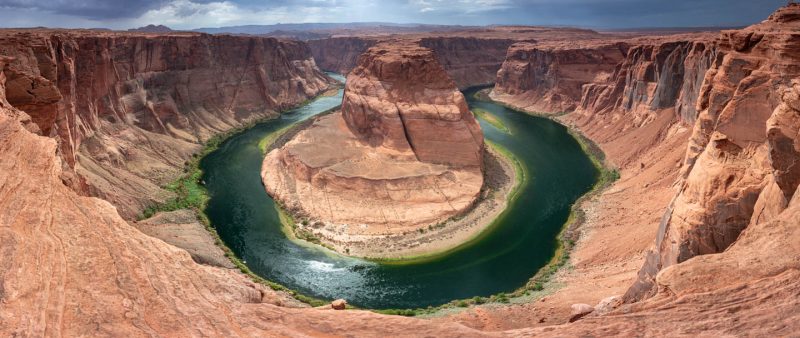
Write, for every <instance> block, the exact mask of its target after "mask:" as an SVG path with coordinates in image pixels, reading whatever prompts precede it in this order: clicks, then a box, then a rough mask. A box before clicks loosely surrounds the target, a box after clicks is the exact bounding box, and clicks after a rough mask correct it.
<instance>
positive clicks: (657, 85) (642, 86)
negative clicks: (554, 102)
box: [578, 34, 717, 127]
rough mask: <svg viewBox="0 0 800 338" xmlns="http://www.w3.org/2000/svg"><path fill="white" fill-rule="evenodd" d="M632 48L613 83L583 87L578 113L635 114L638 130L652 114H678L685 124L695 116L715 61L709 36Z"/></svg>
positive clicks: (662, 40) (647, 41) (645, 42)
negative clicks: (667, 111) (669, 110)
mask: <svg viewBox="0 0 800 338" xmlns="http://www.w3.org/2000/svg"><path fill="white" fill-rule="evenodd" d="M628 43H630V44H631V48H630V49H629V50H628V52H627V53H626V54H627V55H626V56H625V58H624V60H623V61H622V62H621V63H620V64H619V66H618V67H617V69H616V71H615V72H614V74H613V75H612V76H611V79H610V80H609V81H607V82H605V83H602V82H601V83H590V84H588V85H587V86H585V87H584V89H583V93H582V95H581V100H580V105H579V106H578V110H579V111H580V112H582V113H585V114H587V115H591V114H598V113H599V114H604V113H610V112H615V111H623V112H626V113H631V115H633V117H634V119H635V121H632V122H634V123H635V124H636V127H640V126H641V125H642V124H644V123H647V122H649V120H651V119H652V118H653V117H654V113H656V112H659V111H661V110H665V109H673V108H674V109H675V114H676V115H677V117H678V118H679V119H680V120H681V122H683V123H685V124H689V125H691V124H692V123H694V120H695V118H696V117H697V110H695V108H694V107H695V102H696V101H697V97H698V94H699V93H700V86H701V85H702V83H703V79H704V77H705V74H706V71H707V70H708V68H709V67H710V66H711V63H712V62H713V60H714V59H715V58H716V56H717V52H716V46H715V44H714V43H713V41H712V40H711V36H710V35H709V34H690V35H682V36H681V35H679V36H671V37H665V38H660V39H645V38H643V39H638V40H633V41H629V42H628Z"/></svg>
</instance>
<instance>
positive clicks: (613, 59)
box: [492, 41, 628, 113]
mask: <svg viewBox="0 0 800 338" xmlns="http://www.w3.org/2000/svg"><path fill="white" fill-rule="evenodd" d="M576 44H577V45H576ZM627 49H628V46H627V45H626V44H624V43H620V42H602V41H601V42H593V41H589V42H580V43H564V42H560V43H558V44H554V43H549V44H537V43H530V42H524V43H517V44H514V45H513V46H511V48H509V49H508V54H507V56H506V60H505V62H504V63H503V66H502V68H500V70H499V71H498V72H497V80H496V85H495V87H494V90H493V91H492V97H493V98H494V99H496V100H499V101H503V102H506V103H509V104H511V105H514V106H518V107H520V108H523V109H525V110H528V111H536V112H541V113H551V112H555V113H558V112H568V111H572V110H574V109H575V108H576V107H577V105H578V102H580V99H581V95H582V91H583V86H584V85H587V84H591V83H602V82H605V81H607V79H608V78H609V77H610V76H612V74H613V73H614V69H615V67H616V66H617V65H618V64H619V63H620V62H621V61H622V60H623V59H624V58H625V55H626V53H627Z"/></svg>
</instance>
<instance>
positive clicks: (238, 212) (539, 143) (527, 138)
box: [200, 77, 598, 309]
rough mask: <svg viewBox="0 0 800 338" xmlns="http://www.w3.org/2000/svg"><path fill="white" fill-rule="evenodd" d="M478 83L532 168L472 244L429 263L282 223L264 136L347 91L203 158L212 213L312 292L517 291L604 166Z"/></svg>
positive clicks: (441, 298)
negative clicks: (318, 239) (371, 257)
mask: <svg viewBox="0 0 800 338" xmlns="http://www.w3.org/2000/svg"><path fill="white" fill-rule="evenodd" d="M339 79H342V80H343V78H341V77H339ZM476 90H477V89H473V90H468V91H466V92H465V95H466V96H467V98H468V103H469V105H470V108H480V109H483V110H485V111H488V112H490V113H491V114H493V115H494V116H495V117H496V118H497V119H498V120H500V121H501V122H502V123H503V124H505V126H507V128H508V129H509V131H510V133H507V132H504V131H502V130H500V129H497V128H496V127H494V126H493V125H491V124H489V123H487V122H486V121H484V120H480V123H481V127H482V128H483V132H484V135H485V137H486V138H487V139H488V140H491V141H493V142H495V143H497V144H499V145H501V146H502V147H504V148H506V149H508V150H509V151H510V152H511V153H513V154H514V155H515V156H516V157H517V158H518V159H519V161H520V162H521V164H522V165H523V166H525V168H526V171H527V173H528V176H527V179H526V180H524V181H523V182H522V186H521V187H520V192H519V194H518V196H517V198H515V200H514V201H512V203H511V204H510V205H509V208H508V209H507V210H506V211H505V212H504V213H503V214H502V215H501V216H500V217H499V218H498V219H497V220H496V222H498V223H496V225H494V226H492V227H491V230H490V231H489V232H487V233H486V234H485V235H484V236H480V238H479V239H478V240H476V241H475V242H474V243H470V245H467V246H464V247H463V248H461V249H459V250H456V251H454V252H451V253H449V254H447V255H444V256H442V257H439V258H436V259H433V260H426V261H424V262H419V263H413V264H379V263H375V262H371V261H366V260H362V259H355V258H350V257H345V256H342V255H339V254H336V253H334V252H331V251H330V250H327V249H324V248H321V247H316V246H313V245H307V244H305V243H297V242H295V241H292V240H290V239H288V238H287V237H286V235H285V234H284V233H283V232H282V231H281V224H280V221H279V218H278V213H277V212H276V209H275V208H274V201H273V200H272V198H270V196H269V195H267V194H266V192H265V190H264V187H263V185H262V183H261V177H260V171H261V162H262V160H263V154H262V153H261V150H260V149H259V147H258V142H259V141H260V140H262V139H263V138H265V137H267V136H268V135H270V133H273V132H275V131H277V130H280V129H281V128H283V127H285V126H287V125H291V124H293V123H296V122H298V121H301V120H304V119H307V118H309V117H312V116H314V115H316V114H318V113H320V112H323V111H326V110H328V109H330V108H333V107H336V106H337V105H339V104H340V103H341V100H342V90H340V91H339V92H338V94H337V95H336V96H328V97H320V98H318V99H316V100H314V101H312V102H310V103H309V104H307V105H305V106H303V107H300V108H297V109H295V110H293V111H291V112H289V113H286V114H283V115H282V116H281V117H280V118H279V119H276V120H272V121H268V122H264V123H260V124H257V125H255V126H254V127H252V128H250V129H248V130H246V131H244V132H242V133H239V134H237V135H235V136H233V137H231V138H229V139H228V140H226V141H225V142H224V143H223V144H221V145H220V147H219V149H218V150H216V151H214V152H212V153H210V154H209V155H207V156H206V157H205V158H203V159H202V161H201V163H200V166H201V168H202V169H203V171H204V176H203V179H204V180H205V182H206V188H207V189H208V191H209V195H210V196H211V199H210V201H209V203H208V207H207V209H206V214H207V216H208V218H209V220H210V222H211V224H212V226H213V227H214V228H215V229H216V230H217V232H218V233H219V235H220V237H221V238H222V240H223V241H224V242H225V244H227V245H228V247H230V248H231V250H233V252H234V253H235V254H236V255H237V256H238V257H240V258H241V259H242V260H243V261H244V262H245V263H246V264H247V266H248V267H249V268H250V269H251V270H252V271H253V272H255V273H256V274H258V275H260V276H262V277H264V278H266V279H269V280H272V281H275V282H277V283H280V284H282V285H285V286H287V287H289V288H291V289H294V290H297V291H299V292H301V293H303V294H306V295H309V296H314V297H318V298H324V299H334V298H344V299H347V301H348V302H349V303H351V304H353V305H356V306H359V307H365V308H375V309H386V308H424V307H427V306H436V305H440V304H444V303H447V302H449V301H451V300H453V299H463V298H471V297H474V296H489V295H492V294H497V293H500V292H509V291H513V290H515V289H517V288H519V287H521V286H523V285H524V284H525V283H526V282H527V281H528V280H529V279H530V278H531V277H532V276H533V275H534V274H535V273H536V272H537V271H538V270H539V269H540V268H541V267H543V266H545V265H546V264H547V263H548V261H549V260H550V259H551V258H552V257H553V255H554V253H555V250H556V248H557V246H558V240H557V236H558V233H559V232H560V230H561V228H562V227H563V225H564V223H565V222H566V220H567V218H568V217H569V213H570V207H571V205H572V204H573V203H574V202H575V201H576V200H577V199H578V198H579V197H580V196H581V195H583V194H585V193H586V192H588V191H589V190H590V189H591V187H592V186H593V184H594V183H595V181H596V180H597V177H598V172H597V170H596V168H595V167H594V166H593V164H592V162H591V160H590V159H589V157H588V156H587V155H586V154H585V153H584V152H583V150H582V149H581V147H580V144H579V143H578V142H577V141H576V140H575V139H574V138H573V137H572V136H571V135H570V134H569V133H568V130H567V128H566V127H564V126H562V125H560V124H558V123H556V122H554V121H551V120H549V119H546V118H540V117H535V116H531V115H528V114H524V113H521V112H518V111H515V110H512V109H508V108H505V107H503V106H500V105H497V104H494V103H489V102H482V101H476V100H474V99H473V98H472V96H473V95H472V94H473V93H474V92H475V91H476Z"/></svg>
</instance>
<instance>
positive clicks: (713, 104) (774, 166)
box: [626, 6, 800, 301]
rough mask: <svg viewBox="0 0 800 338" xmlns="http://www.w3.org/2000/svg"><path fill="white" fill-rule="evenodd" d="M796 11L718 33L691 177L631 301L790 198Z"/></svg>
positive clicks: (797, 157)
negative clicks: (671, 269)
mask: <svg viewBox="0 0 800 338" xmlns="http://www.w3.org/2000/svg"><path fill="white" fill-rule="evenodd" d="M797 13H800V6H790V7H786V8H783V9H782V10H780V11H778V12H777V13H776V14H775V15H773V16H771V17H770V19H769V20H767V21H765V22H763V23H761V24H758V25H754V26H751V27H748V28H746V29H743V30H738V31H724V32H722V34H721V36H720V38H719V40H718V41H717V43H718V44H719V47H718V48H719V52H718V53H719V54H720V55H721V57H719V58H717V59H715V62H714V64H713V65H712V68H711V69H710V70H709V72H708V74H707V75H706V77H705V80H704V83H703V85H702V91H701V93H700V94H699V96H698V97H699V99H698V102H697V109H698V110H699V111H700V112H699V115H698V118H697V121H696V123H695V126H694V132H693V135H692V138H691V139H690V142H689V148H688V150H687V153H686V159H685V161H684V166H683V169H682V171H683V173H684V176H685V179H684V180H683V181H682V182H681V189H680V192H679V193H678V195H677V196H676V197H675V199H674V200H673V202H672V205H671V206H670V208H669V209H668V210H667V212H666V214H665V215H664V219H663V220H662V223H661V225H660V229H659V235H658V239H657V242H656V248H655V249H654V252H653V253H651V254H650V255H649V256H648V260H647V262H646V263H645V267H644V268H643V269H642V271H641V272H640V278H639V281H638V282H637V283H636V284H635V285H634V286H633V287H632V288H631V290H630V291H629V292H628V293H627V294H626V299H627V300H628V301H631V300H634V299H640V298H643V297H649V296H652V295H654V294H655V293H656V292H657V285H656V282H655V273H656V272H657V271H659V270H661V269H664V268H666V267H668V266H672V265H675V264H678V263H681V262H685V261H686V260H688V259H690V258H692V257H694V256H697V255H705V254H711V253H718V252H722V251H724V250H726V249H727V248H728V247H729V246H730V245H731V244H732V243H734V242H736V241H737V239H738V238H739V237H740V234H741V233H742V231H743V230H745V229H748V228H751V227H753V226H754V225H755V224H758V223H762V222H766V221H769V220H771V219H774V218H776V216H777V215H778V214H780V213H781V212H782V211H783V210H784V208H785V206H786V205H787V202H788V201H789V200H791V199H792V197H793V195H794V193H795V191H796V189H797V184H798V182H799V181H798V173H797V172H796V169H790V167H792V165H789V163H797V162H798V161H800V153H798V148H799V145H800V142H799V141H798V136H797V130H798V127H800V123H798V122H797V120H798V118H797V116H798V111H797V110H796V109H795V107H793V106H794V105H795V100H794V97H796V96H797V94H796V93H797V89H796V87H795V85H796V82H793V81H794V79H796V78H797V77H798V76H800V69H798V68H797V67H795V66H793V65H795V64H797V63H798V62H799V61H800V51H799V50H798V49H797V47H796V46H797V43H798V41H800V34H798V33H797V28H798V27H800V20H796V19H792V18H794V17H795V14H797ZM776 18H777V19H776ZM754 37H757V38H754Z"/></svg>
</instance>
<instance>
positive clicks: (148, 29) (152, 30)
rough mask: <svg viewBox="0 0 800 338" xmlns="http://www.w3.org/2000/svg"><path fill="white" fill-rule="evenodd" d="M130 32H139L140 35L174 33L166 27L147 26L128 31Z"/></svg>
mask: <svg viewBox="0 0 800 338" xmlns="http://www.w3.org/2000/svg"><path fill="white" fill-rule="evenodd" d="M128 31H129V32H139V33H170V32H174V30H173V29H172V28H169V27H167V26H164V25H157V26H156V25H153V24H150V25H147V26H143V27H139V28H131V29H129V30H128Z"/></svg>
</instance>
